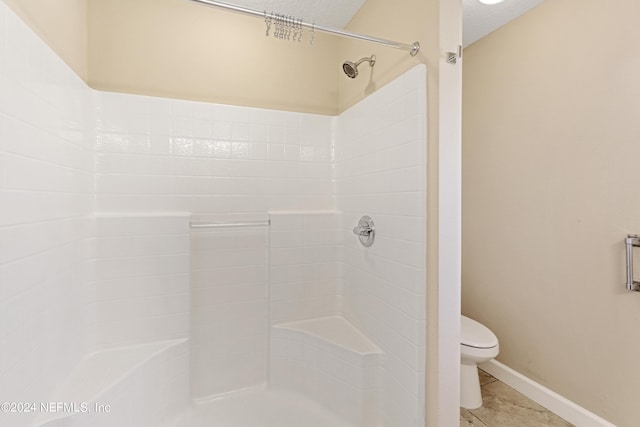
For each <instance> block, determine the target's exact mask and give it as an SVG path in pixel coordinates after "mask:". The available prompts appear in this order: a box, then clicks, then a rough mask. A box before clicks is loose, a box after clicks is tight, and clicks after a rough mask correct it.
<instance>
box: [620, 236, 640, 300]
mask: <svg viewBox="0 0 640 427" xmlns="http://www.w3.org/2000/svg"><path fill="white" fill-rule="evenodd" d="M624 243H625V245H626V247H627V290H629V291H640V282H639V281H637V280H633V247H634V246H636V247H640V236H638V235H637V234H629V235H627V238H626V239H624Z"/></svg>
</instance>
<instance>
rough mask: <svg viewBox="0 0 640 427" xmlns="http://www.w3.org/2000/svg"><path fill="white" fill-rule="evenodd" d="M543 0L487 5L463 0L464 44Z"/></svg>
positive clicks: (487, 32)
mask: <svg viewBox="0 0 640 427" xmlns="http://www.w3.org/2000/svg"><path fill="white" fill-rule="evenodd" d="M542 1H543V0H505V1H503V2H502V3H498V4H494V5H486V4H482V3H480V2H479V1H478V0H463V1H462V5H463V8H464V13H463V19H462V22H463V34H462V40H463V45H464V46H469V45H470V44H471V43H473V42H475V41H477V40H480V39H481V38H482V37H484V36H486V35H487V34H489V33H490V32H492V31H494V30H497V29H498V28H500V27H502V26H503V25H505V24H506V23H508V22H509V21H512V20H514V19H515V18H517V17H518V16H520V15H522V14H523V13H525V12H526V11H528V10H529V9H531V8H533V7H535V6H537V5H539V4H540V3H542Z"/></svg>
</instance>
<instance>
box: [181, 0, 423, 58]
mask: <svg viewBox="0 0 640 427" xmlns="http://www.w3.org/2000/svg"><path fill="white" fill-rule="evenodd" d="M189 1H192V2H195V3H201V4H204V5H207V6H213V7H218V8H221V9H226V10H230V11H233V12H238V13H243V14H245V15H252V16H257V17H259V18H266V17H268V16H270V15H267V13H266V12H260V11H258V10H255V9H249V8H247V7H242V6H237V5H234V4H229V3H223V2H220V1H217V0H189ZM297 24H298V25H300V26H302V27H306V28H310V29H311V30H312V31H322V32H324V33H329V34H335V35H338V36H342V37H348V38H352V39H358V40H365V41H369V42H372V43H378V44H383V45H385V46H389V47H393V48H395V49H402V50H406V51H408V52H409V54H410V55H411V56H416V55H417V54H418V52H419V51H420V43H418V42H414V43H413V44H405V43H399V42H395V41H393V40H386V39H381V38H378V37H371V36H367V35H364V34H358V33H352V32H350V31H344V30H339V29H337V28H331V27H325V26H323V25H317V24H310V23H308V22H304V21H297Z"/></svg>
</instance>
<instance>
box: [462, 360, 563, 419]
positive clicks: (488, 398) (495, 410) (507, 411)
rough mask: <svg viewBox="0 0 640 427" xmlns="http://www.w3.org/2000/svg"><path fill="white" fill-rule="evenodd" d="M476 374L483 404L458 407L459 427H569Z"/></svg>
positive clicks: (525, 399) (488, 379) (555, 416)
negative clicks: (474, 407) (468, 408)
mask: <svg viewBox="0 0 640 427" xmlns="http://www.w3.org/2000/svg"><path fill="white" fill-rule="evenodd" d="M479 372H480V387H481V388H482V400H483V404H482V406H481V407H480V408H478V409H471V410H467V409H462V408H460V426H461V427H547V426H548V427H573V424H570V423H568V422H567V421H565V420H563V419H562V418H560V417H558V416H557V415H555V414H553V413H552V412H549V411H548V410H547V409H546V408H544V407H542V406H540V405H538V404H537V403H535V402H534V401H532V400H531V399H529V398H527V397H526V396H523V395H522V394H520V393H518V392H517V391H515V390H514V389H512V388H511V387H509V386H508V385H506V384H504V383H503V382H500V381H498V380H497V379H495V378H494V377H492V376H491V375H489V374H487V373H486V372H484V371H482V370H479Z"/></svg>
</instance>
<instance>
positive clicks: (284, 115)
mask: <svg viewBox="0 0 640 427" xmlns="http://www.w3.org/2000/svg"><path fill="white" fill-rule="evenodd" d="M96 98H97V113H96V114H97V123H98V125H97V127H98V131H97V132H98V133H97V145H96V151H97V154H96V156H97V162H96V164H97V176H96V179H97V191H98V195H97V210H98V211H99V212H108V211H146V212H156V211H173V212H192V213H241V212H262V213H264V212H267V211H269V210H272V209H277V210H318V209H319V210H324V209H331V208H332V207H333V206H334V204H335V201H334V183H333V180H332V173H333V169H332V165H331V160H332V159H333V148H332V142H333V141H332V138H331V135H332V123H333V121H334V118H333V117H328V116H320V115H314V114H302V113H293V112H283V111H273V110H264V109H257V108H246V107H234V106H228V105H216V104H206V103H199V102H190V101H179V100H168V99H161V98H152V97H145V96H136V95H124V94H114V93H97V94H96Z"/></svg>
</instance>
